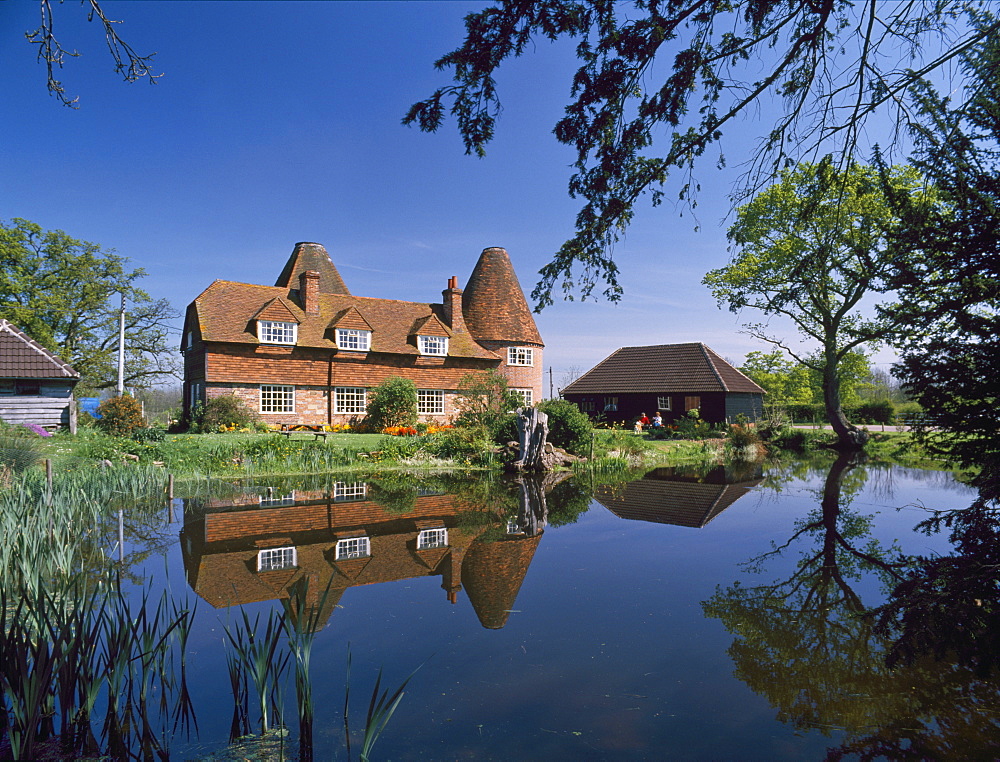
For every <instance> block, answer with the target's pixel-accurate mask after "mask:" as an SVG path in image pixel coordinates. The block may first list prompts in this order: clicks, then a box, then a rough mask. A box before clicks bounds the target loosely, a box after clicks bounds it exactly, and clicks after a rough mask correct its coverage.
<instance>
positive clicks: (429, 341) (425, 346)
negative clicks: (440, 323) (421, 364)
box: [417, 336, 448, 355]
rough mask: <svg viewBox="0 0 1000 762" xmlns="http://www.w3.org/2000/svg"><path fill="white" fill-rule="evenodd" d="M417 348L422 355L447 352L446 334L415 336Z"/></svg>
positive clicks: (444, 353)
mask: <svg viewBox="0 0 1000 762" xmlns="http://www.w3.org/2000/svg"><path fill="white" fill-rule="evenodd" d="M417 348H418V349H419V350H420V354H422V355H446V354H448V337H447V336H417Z"/></svg>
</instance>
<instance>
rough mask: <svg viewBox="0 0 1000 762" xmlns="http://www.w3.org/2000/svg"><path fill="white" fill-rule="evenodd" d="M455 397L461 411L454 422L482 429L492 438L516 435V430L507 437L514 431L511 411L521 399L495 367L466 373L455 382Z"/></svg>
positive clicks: (499, 439)
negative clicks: (456, 386)
mask: <svg viewBox="0 0 1000 762" xmlns="http://www.w3.org/2000/svg"><path fill="white" fill-rule="evenodd" d="M457 397H458V398H457V404H458V408H459V410H460V411H461V412H460V413H459V415H458V418H457V419H456V420H455V425H456V426H460V427H469V428H473V429H476V428H479V429H485V430H486V431H487V432H488V434H489V437H490V439H491V440H493V441H494V442H500V443H503V442H507V441H510V440H511V439H512V438H513V439H517V435H516V433H515V434H514V435H513V437H511V432H512V431H514V432H516V431H517V429H516V424H515V422H514V412H513V411H515V410H517V408H519V407H522V404H523V403H522V401H521V398H520V397H519V396H518V395H517V394H515V393H514V392H512V391H510V389H509V388H508V386H507V379H506V378H504V377H503V376H501V375H500V374H499V373H497V372H496V371H495V370H489V371H486V372H483V373H469V374H467V375H466V376H465V377H463V378H462V380H461V381H460V382H459V384H458V395H457ZM512 426H515V428H513V429H512V428H511V427H512Z"/></svg>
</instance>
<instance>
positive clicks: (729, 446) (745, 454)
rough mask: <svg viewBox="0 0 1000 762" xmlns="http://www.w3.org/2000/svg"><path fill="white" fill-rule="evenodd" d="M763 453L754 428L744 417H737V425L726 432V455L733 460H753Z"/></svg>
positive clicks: (762, 446) (758, 436)
mask: <svg viewBox="0 0 1000 762" xmlns="http://www.w3.org/2000/svg"><path fill="white" fill-rule="evenodd" d="M763 452H764V445H763V443H762V442H761V439H760V434H758V433H757V429H756V427H755V426H752V425H751V424H749V423H748V422H747V420H746V418H745V417H744V416H739V417H738V419H737V423H734V424H733V425H732V426H730V427H729V430H728V431H727V432H726V453H727V454H728V455H729V457H730V458H732V459H734V460H755V459H756V458H758V457H759V456H761V455H763Z"/></svg>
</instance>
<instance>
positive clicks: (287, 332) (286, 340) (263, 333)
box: [257, 320, 299, 344]
mask: <svg viewBox="0 0 1000 762" xmlns="http://www.w3.org/2000/svg"><path fill="white" fill-rule="evenodd" d="M298 328H299V326H298V325H297V324H296V323H283V322H279V321H277V320H258V321H257V338H258V339H260V343H261V344H294V343H295V338H296V335H297V334H298Z"/></svg>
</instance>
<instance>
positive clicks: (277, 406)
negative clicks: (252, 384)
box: [260, 384, 295, 413]
mask: <svg viewBox="0 0 1000 762" xmlns="http://www.w3.org/2000/svg"><path fill="white" fill-rule="evenodd" d="M260 412H262V413H294V412H295V387H294V386H285V385H284V384H261V385H260Z"/></svg>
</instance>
